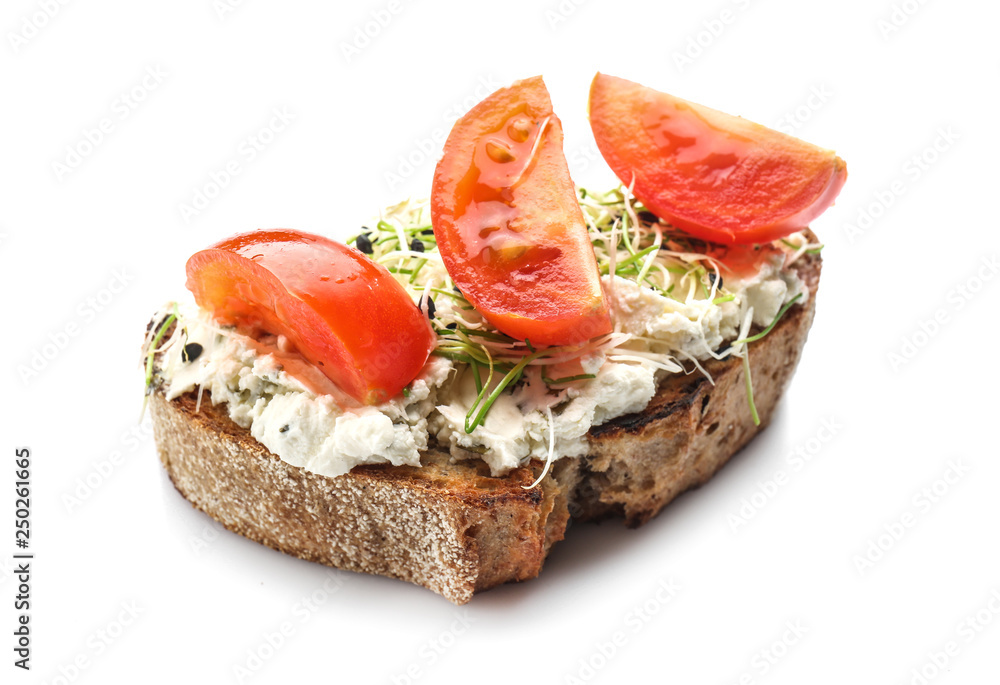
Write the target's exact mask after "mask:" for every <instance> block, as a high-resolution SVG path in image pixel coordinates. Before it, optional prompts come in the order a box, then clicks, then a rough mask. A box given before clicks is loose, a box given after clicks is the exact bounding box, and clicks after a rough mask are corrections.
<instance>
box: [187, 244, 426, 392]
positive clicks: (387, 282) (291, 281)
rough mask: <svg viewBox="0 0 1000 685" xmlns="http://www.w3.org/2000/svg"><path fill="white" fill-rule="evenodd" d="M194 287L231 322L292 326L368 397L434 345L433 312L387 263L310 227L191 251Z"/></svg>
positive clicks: (304, 347) (407, 376) (282, 330)
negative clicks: (412, 294)
mask: <svg viewBox="0 0 1000 685" xmlns="http://www.w3.org/2000/svg"><path fill="white" fill-rule="evenodd" d="M187 287H188V289H189V290H190V291H191V292H192V293H194V297H195V301H197V303H198V305H199V306H201V307H202V308H203V309H207V310H208V311H209V312H211V313H212V314H213V316H214V317H215V319H216V320H217V321H219V323H221V324H223V325H235V326H237V327H238V328H239V329H240V330H241V331H242V332H245V333H248V334H251V335H256V334H259V333H261V332H264V331H266V332H268V333H272V334H275V335H279V334H280V335H284V336H285V337H286V338H288V340H289V341H291V342H292V344H294V345H295V347H296V348H297V349H298V351H299V353H300V354H302V356H303V357H305V358H306V359H307V360H308V361H309V362H311V363H312V364H314V365H316V366H317V367H318V368H319V369H320V370H321V371H322V372H323V374H324V375H325V376H327V377H328V378H329V379H330V380H332V381H333V382H334V383H336V384H337V385H338V386H340V388H341V389H343V390H344V391H345V392H346V393H347V394H349V395H351V396H352V397H354V398H355V399H356V400H358V401H359V402H362V403H365V404H378V403H381V402H384V401H386V400H388V399H390V398H392V397H394V396H395V395H396V394H398V393H399V392H400V391H401V390H402V389H403V387H405V386H406V385H407V384H408V383H409V382H410V381H412V380H413V379H414V378H415V377H416V375H417V374H418V373H419V372H420V369H421V368H422V367H423V365H424V362H426V361H427V356H428V355H429V354H430V351H431V350H432V349H433V348H434V344H435V337H434V333H433V331H432V330H431V327H430V324H429V322H428V320H427V317H426V316H425V315H424V314H423V313H422V312H421V311H420V310H419V309H418V308H417V307H416V306H415V305H414V303H413V301H412V300H411V299H410V296H409V295H408V294H407V293H406V291H405V290H404V289H403V287H402V286H401V285H400V284H399V283H398V282H397V281H396V280H395V279H394V278H393V277H392V275H391V274H390V273H389V272H388V271H386V269H385V268H384V267H382V266H380V265H379V264H376V263H375V262H373V261H371V260H370V259H368V258H367V257H365V256H364V255H362V254H361V253H360V252H358V251H357V250H355V249H353V248H349V247H347V246H345V245H341V244H340V243H337V242H334V241H332V240H329V239H328V238H324V237H322V236H318V235H313V234H310V233H303V232H301V231H294V230H289V229H273V230H261V231H254V232H252V233H243V234H240V235H236V236H233V237H231V238H227V239H226V240H223V241H221V242H219V243H216V244H215V245H213V246H212V247H210V248H208V249H206V250H202V251H201V252H198V253H196V254H194V255H193V256H192V257H191V258H190V259H189V260H188V262H187Z"/></svg>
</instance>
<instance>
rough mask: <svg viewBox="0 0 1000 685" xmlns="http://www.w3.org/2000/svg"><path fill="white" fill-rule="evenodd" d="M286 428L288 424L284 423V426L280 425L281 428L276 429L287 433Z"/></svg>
mask: <svg viewBox="0 0 1000 685" xmlns="http://www.w3.org/2000/svg"><path fill="white" fill-rule="evenodd" d="M288 428H289V426H288V424H287V423H286V424H285V425H284V426H282V427H281V428H279V429H278V432H279V433H287V432H288Z"/></svg>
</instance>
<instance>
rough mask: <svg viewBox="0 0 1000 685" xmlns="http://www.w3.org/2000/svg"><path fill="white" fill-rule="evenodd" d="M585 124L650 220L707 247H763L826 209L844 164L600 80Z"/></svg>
mask: <svg viewBox="0 0 1000 685" xmlns="http://www.w3.org/2000/svg"><path fill="white" fill-rule="evenodd" d="M590 125H591V128H592V129H593V132H594V138H595V140H596V141H597V147H598V148H599V149H600V151H601V154H602V155H603V156H604V159H605V160H607V162H608V165H609V166H611V168H612V170H613V171H614V172H615V174H616V175H617V176H618V178H619V179H621V181H622V183H624V184H625V185H626V186H628V185H630V184H632V183H633V178H634V187H633V193H634V194H635V196H636V197H637V198H638V199H639V200H641V201H642V203H643V204H644V205H646V207H648V208H649V209H650V211H652V212H653V213H654V214H656V215H657V216H660V217H661V218H663V219H665V220H667V221H669V222H670V223H672V224H673V225H674V226H676V227H678V228H680V229H683V230H685V231H687V232H688V233H690V234H691V235H693V236H695V237H698V238H702V239H704V240H711V241H714V242H719V243H725V244H734V243H760V242H765V241H770V240H776V239H778V238H781V237H782V236H786V235H788V234H789V233H792V232H794V231H797V230H801V229H802V228H804V227H806V226H808V225H809V222H810V221H812V220H813V219H815V218H816V217H817V216H819V215H820V214H822V213H823V211H824V210H826V208H827V207H829V206H830V205H831V204H833V201H834V199H835V198H836V197H837V194H838V193H839V192H840V189H841V188H842V187H843V185H844V182H845V181H846V180H847V166H846V165H845V164H844V161H843V160H842V159H840V158H839V157H837V155H836V154H834V153H833V152H832V151H831V150H824V149H823V148H820V147H817V146H815V145H811V144H810V143H806V142H804V141H801V140H799V139H797V138H794V137H792V136H789V135H786V134H784V133H780V132H778V131H774V130H772V129H769V128H767V127H765V126H761V125H760V124H755V123H753V122H751V121H747V120H746V119H742V118H740V117H734V116H731V115H729V114H724V113H722V112H719V111H716V110H714V109H709V108H708V107H703V106H701V105H698V104H695V103H693V102H688V101H686V100H681V99H680V98H675V97H673V96H672V95H668V94H666V93H661V92H658V91H656V90H653V89H652V88H647V87H645V86H642V85H639V84H638V83H633V82H632V81H626V80H625V79H620V78H617V77H614V76H608V75H606V74H600V73H599V74H597V76H595V77H594V81H593V83H592V84H591V88H590Z"/></svg>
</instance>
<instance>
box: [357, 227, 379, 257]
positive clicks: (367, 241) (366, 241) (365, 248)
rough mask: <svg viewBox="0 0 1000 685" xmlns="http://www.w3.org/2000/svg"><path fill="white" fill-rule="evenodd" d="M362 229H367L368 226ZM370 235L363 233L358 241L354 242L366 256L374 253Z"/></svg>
mask: <svg viewBox="0 0 1000 685" xmlns="http://www.w3.org/2000/svg"><path fill="white" fill-rule="evenodd" d="M361 228H367V226H362V227H361ZM369 236H370V234H368V233H362V234H361V235H359V236H358V238H357V240H355V241H354V245H355V247H357V248H358V249H359V250H361V251H362V252H364V253H365V254H371V253H372V252H374V250H373V249H372V240H371V238H370V237H369Z"/></svg>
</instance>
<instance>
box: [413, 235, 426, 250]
mask: <svg viewBox="0 0 1000 685" xmlns="http://www.w3.org/2000/svg"><path fill="white" fill-rule="evenodd" d="M410 249H411V250H413V251H414V252H423V251H424V241H423V240H421V239H420V238H414V239H413V242H411V243H410Z"/></svg>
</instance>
